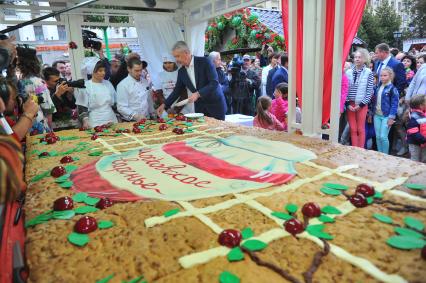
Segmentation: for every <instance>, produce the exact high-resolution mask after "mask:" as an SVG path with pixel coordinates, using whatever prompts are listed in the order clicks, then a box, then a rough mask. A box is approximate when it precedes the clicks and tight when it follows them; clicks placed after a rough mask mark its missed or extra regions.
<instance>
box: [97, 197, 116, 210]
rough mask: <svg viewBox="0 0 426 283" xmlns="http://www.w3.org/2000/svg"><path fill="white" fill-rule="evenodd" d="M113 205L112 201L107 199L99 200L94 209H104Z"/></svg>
mask: <svg viewBox="0 0 426 283" xmlns="http://www.w3.org/2000/svg"><path fill="white" fill-rule="evenodd" d="M113 205H114V201H113V200H111V199H109V198H101V199H100V200H99V201H98V203H96V207H97V208H99V209H105V208H108V207H111V206H113Z"/></svg>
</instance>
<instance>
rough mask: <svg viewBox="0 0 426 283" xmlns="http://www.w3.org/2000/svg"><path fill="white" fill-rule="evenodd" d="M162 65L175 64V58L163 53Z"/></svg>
mask: <svg viewBox="0 0 426 283" xmlns="http://www.w3.org/2000/svg"><path fill="white" fill-rule="evenodd" d="M162 57H163V63H165V62H173V63H176V59H175V57H173V56H172V55H171V54H169V53H164V54H163V56H162Z"/></svg>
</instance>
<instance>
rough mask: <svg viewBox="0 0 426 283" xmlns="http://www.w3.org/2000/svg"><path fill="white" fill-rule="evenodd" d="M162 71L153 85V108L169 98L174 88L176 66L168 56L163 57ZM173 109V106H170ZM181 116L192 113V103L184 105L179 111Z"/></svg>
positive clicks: (171, 57) (176, 72)
mask: <svg viewBox="0 0 426 283" xmlns="http://www.w3.org/2000/svg"><path fill="white" fill-rule="evenodd" d="M163 70H164V71H161V72H160V73H158V75H157V78H156V80H154V84H153V87H152V88H153V90H154V92H153V96H154V97H153V99H154V107H155V108H158V106H160V105H161V104H163V103H164V101H165V100H166V99H167V97H169V95H170V94H171V93H172V92H173V89H174V88H175V85H176V81H177V75H178V66H177V65H176V60H175V58H174V57H173V56H171V55H170V54H164V55H163ZM172 107H173V106H172ZM180 112H181V113H183V114H186V113H193V112H194V103H190V104H186V105H185V107H183V109H182V110H181V111H180Z"/></svg>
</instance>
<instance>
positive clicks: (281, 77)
mask: <svg viewBox="0 0 426 283" xmlns="http://www.w3.org/2000/svg"><path fill="white" fill-rule="evenodd" d="M287 68H288V56H287V54H283V55H282V56H281V66H280V67H278V70H277V71H276V72H275V74H274V75H273V76H272V90H273V92H272V94H273V93H274V92H275V88H276V87H277V85H278V84H280V83H288V71H287Z"/></svg>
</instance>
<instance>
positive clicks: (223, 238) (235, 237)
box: [219, 229, 243, 248]
mask: <svg viewBox="0 0 426 283" xmlns="http://www.w3.org/2000/svg"><path fill="white" fill-rule="evenodd" d="M242 238H243V237H242V235H241V233H240V231H238V230H234V229H226V230H223V231H222V233H220V235H219V244H221V245H222V246H225V247H228V248H234V247H237V246H239V245H240V242H241V239H242Z"/></svg>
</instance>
